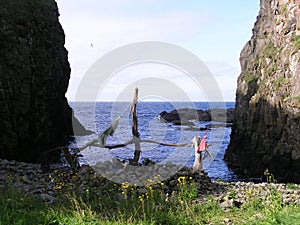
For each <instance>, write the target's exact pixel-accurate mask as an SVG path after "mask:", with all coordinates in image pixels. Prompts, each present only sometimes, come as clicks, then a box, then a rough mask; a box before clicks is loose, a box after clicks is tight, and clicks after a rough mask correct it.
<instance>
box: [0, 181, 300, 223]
mask: <svg viewBox="0 0 300 225" xmlns="http://www.w3.org/2000/svg"><path fill="white" fill-rule="evenodd" d="M177 185H178V188H179V191H178V193H177V194H174V193H173V194H169V195H168V194H165V193H164V192H163V190H162V187H163V183H161V182H155V181H149V183H148V184H147V185H146V186H145V187H143V188H138V187H135V186H130V185H129V184H128V183H123V184H122V185H119V186H118V185H111V186H105V187H104V188H102V187H101V186H100V187H99V189H101V190H88V189H87V190H85V191H84V192H83V193H81V194H79V193H72V194H70V193H69V194H60V195H59V196H58V198H57V199H58V200H57V202H55V203H54V204H50V203H46V202H43V201H42V200H40V199H37V198H34V197H30V196H28V195H25V194H24V193H22V192H17V191H15V190H14V189H12V188H6V189H5V190H1V192H0V207H1V217H0V224H52V225H59V224H70V225H71V224H72V225H73V224H176V225H177V224H227V223H229V222H231V223H232V224H297V222H298V219H299V217H300V206H299V205H288V206H286V205H285V204H284V203H283V199H282V197H281V195H280V193H279V192H278V191H277V190H276V189H272V190H271V191H270V192H269V194H268V195H267V196H266V198H267V199H269V200H268V201H266V200H262V199H261V198H259V197H257V196H258V195H257V193H258V191H259V190H253V189H252V190H248V191H247V202H246V203H244V204H243V205H242V206H240V208H238V207H237V206H235V207H233V208H229V209H226V210H224V209H222V208H220V206H219V204H218V202H217V201H216V199H215V197H213V196H207V197H206V199H203V198H201V199H200V198H196V196H195V195H194V194H193V193H195V187H194V186H193V181H192V179H190V180H188V179H187V178H183V177H179V178H178V184H177ZM289 187H291V189H292V188H293V187H294V186H293V185H292V184H289ZM189 190H190V191H191V192H190V193H192V194H189ZM99 193H101V194H102V197H101V195H99ZM236 195H237V194H236V193H235V191H231V192H230V196H229V197H231V198H233V199H235V198H236Z"/></svg>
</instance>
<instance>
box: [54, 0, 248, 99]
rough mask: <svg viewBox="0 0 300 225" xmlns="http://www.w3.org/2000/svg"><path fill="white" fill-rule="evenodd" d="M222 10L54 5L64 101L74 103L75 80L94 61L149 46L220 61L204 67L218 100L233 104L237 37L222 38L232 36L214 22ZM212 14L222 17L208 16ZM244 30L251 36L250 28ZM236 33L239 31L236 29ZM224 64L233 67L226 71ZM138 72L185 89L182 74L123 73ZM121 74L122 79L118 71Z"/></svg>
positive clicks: (129, 3) (147, 2)
mask: <svg viewBox="0 0 300 225" xmlns="http://www.w3.org/2000/svg"><path fill="white" fill-rule="evenodd" d="M209 4H210V3H209ZM222 4H223V5H222ZM224 4H225V5H226V4H227V3H221V2H219V3H218V4H217V3H216V4H212V5H211V6H212V7H211V8H209V5H208V3H207V2H199V1H191V2H185V3H184V2H181V1H173V0H165V1H160V0H139V1H138V0H122V1H119V0H118V1H117V0H111V1H101V0H100V1H99V0H88V1H82V0H58V6H59V9H60V14H61V16H60V21H61V23H62V26H63V28H64V30H65V33H66V47H67V49H68V51H69V61H70V64H71V68H72V74H71V81H70V85H69V90H68V93H67V97H68V98H69V99H70V100H73V99H74V95H75V93H76V89H77V87H78V84H79V83H80V79H81V78H82V77H83V76H84V74H85V73H86V71H87V70H88V68H89V67H90V66H92V64H93V63H94V62H95V61H96V60H97V59H99V58H100V57H102V56H103V55H105V54H106V53H108V52H110V51H111V50H113V49H115V48H118V47H120V46H123V45H125V44H129V43H133V42H139V41H149V40H152V41H163V42H169V43H173V44H176V45H179V46H182V47H185V48H187V49H189V50H190V51H192V52H194V53H196V54H198V55H199V56H201V57H203V58H202V60H204V61H208V60H209V61H216V60H218V61H219V60H221V61H222V63H208V66H209V68H210V70H211V71H212V73H213V75H214V76H215V78H216V80H217V82H218V83H219V85H220V88H221V90H222V92H223V93H224V95H225V96H224V98H225V99H231V100H233V99H234V92H235V86H236V77H237V75H238V73H239V65H238V63H237V62H238V59H235V56H236V55H238V54H239V51H240V47H239V48H237V47H236V46H233V45H234V43H235V38H237V37H238V34H236V35H235V34H234V35H233V36H232V37H231V36H230V35H228V34H229V33H230V34H232V32H233V31H230V30H228V29H230V26H228V28H227V26H224V24H223V21H221V20H220V18H224V15H226V13H227V14H230V13H231V12H230V11H228V9H230V7H227V8H226V9H224V10H223V9H222V10H221V8H222V7H224ZM228 4H229V3H228ZM231 4H233V3H232V2H231ZM193 6H195V8H193ZM216 7H219V8H220V9H218V8H216ZM226 10H227V11H226ZM216 12H217V13H219V12H222V13H224V14H223V15H218V14H214V13H216ZM237 13H238V12H237ZM230 16H232V15H230ZM232 19H233V20H234V19H236V18H235V17H233V18H232ZM236 22H237V23H238V22H239V21H236ZM232 23H234V21H232ZM227 25H229V23H228V22H227ZM249 25H250V27H249V29H250V30H251V26H252V23H251V24H249ZM247 29H248V28H247ZM237 30H239V27H236V31H237ZM225 37H227V39H226V38H225ZM228 37H230V38H229V39H230V40H229V39H228ZM231 39H232V40H231ZM227 42H228V44H226V43H227ZM227 45H230V48H232V49H233V50H232V52H229V51H228V49H229V46H227ZM226 52H228V53H227V54H226ZM230 64H231V65H234V66H228V65H230ZM147 71H148V72H147ZM140 72H143V73H144V74H145V73H146V74H148V76H150V75H151V74H152V75H153V74H156V73H157V74H163V73H164V74H166V75H165V76H167V78H166V79H172V81H174V82H175V81H176V82H177V83H178V84H181V85H183V86H184V85H185V84H188V85H186V86H187V87H184V88H186V89H188V86H189V85H190V84H189V82H187V81H186V80H184V79H186V78H185V76H184V75H183V74H182V72H180V71H176V72H175V71H174V70H173V71H172V70H168V69H166V68H157V67H156V68H150V67H145V68H143V69H141V68H139V67H134V68H131V70H128V71H127V77H130V76H131V77H134V76H138V75H137V74H139V73H140ZM158 72H160V73H158ZM122 73H123V74H125V72H124V71H123V72H122ZM168 74H169V75H168ZM159 76H162V75H159ZM123 81H124V80H122V79H121V78H118V79H116V81H114V80H112V81H111V82H112V83H110V84H108V85H107V87H108V88H110V89H108V90H107V98H109V97H110V96H111V93H115V91H114V90H115V89H116V87H117V86H118V87H119V88H120V87H123V86H122V85H125V83H124V82H123ZM127 81H128V80H127ZM189 92H190V93H191V95H192V96H194V97H195V96H196V97H197V96H198V95H197V93H192V91H191V90H189ZM196 97H195V98H196Z"/></svg>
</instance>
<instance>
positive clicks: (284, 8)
mask: <svg viewBox="0 0 300 225" xmlns="http://www.w3.org/2000/svg"><path fill="white" fill-rule="evenodd" d="M285 11H286V5H283V6H282V7H281V13H284V12H285Z"/></svg>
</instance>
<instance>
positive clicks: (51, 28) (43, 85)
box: [0, 0, 73, 162]
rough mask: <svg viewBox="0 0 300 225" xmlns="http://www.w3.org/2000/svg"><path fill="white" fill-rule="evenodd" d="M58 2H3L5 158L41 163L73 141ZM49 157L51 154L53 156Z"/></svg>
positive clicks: (0, 48) (0, 95)
mask: <svg viewBox="0 0 300 225" xmlns="http://www.w3.org/2000/svg"><path fill="white" fill-rule="evenodd" d="M58 16H59V13H58V9H57V5H56V3H55V1H54V0H43V1H40V0H22V1H17V0H9V1H0V55H1V58H0V60H1V61H0V102H1V107H0V116H1V119H0V133H1V135H0V158H6V159H15V160H19V161H26V162H38V161H41V160H43V158H44V159H46V158H47V159H46V160H49V158H48V156H51V158H52V159H57V158H58V157H59V154H60V153H59V152H58V151H56V152H51V153H49V154H41V153H42V152H44V151H48V150H49V149H52V148H55V147H57V146H61V145H66V144H68V135H69V134H72V133H73V130H72V114H73V113H72V109H71V108H70V107H69V105H68V102H67V99H66V98H65V93H66V91H67V88H68V83H69V79H70V66H69V62H68V53H67V51H66V49H65V48H64V41H65V36H64V32H63V29H62V27H61V25H60V23H59V21H58ZM47 155H48V156H47Z"/></svg>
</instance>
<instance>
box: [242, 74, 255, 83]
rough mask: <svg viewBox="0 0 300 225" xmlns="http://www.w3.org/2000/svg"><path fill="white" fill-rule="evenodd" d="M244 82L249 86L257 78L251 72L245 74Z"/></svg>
mask: <svg viewBox="0 0 300 225" xmlns="http://www.w3.org/2000/svg"><path fill="white" fill-rule="evenodd" d="M244 81H246V83H247V84H251V83H253V82H256V81H257V77H256V76H255V74H254V73H252V72H246V73H245V75H244Z"/></svg>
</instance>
